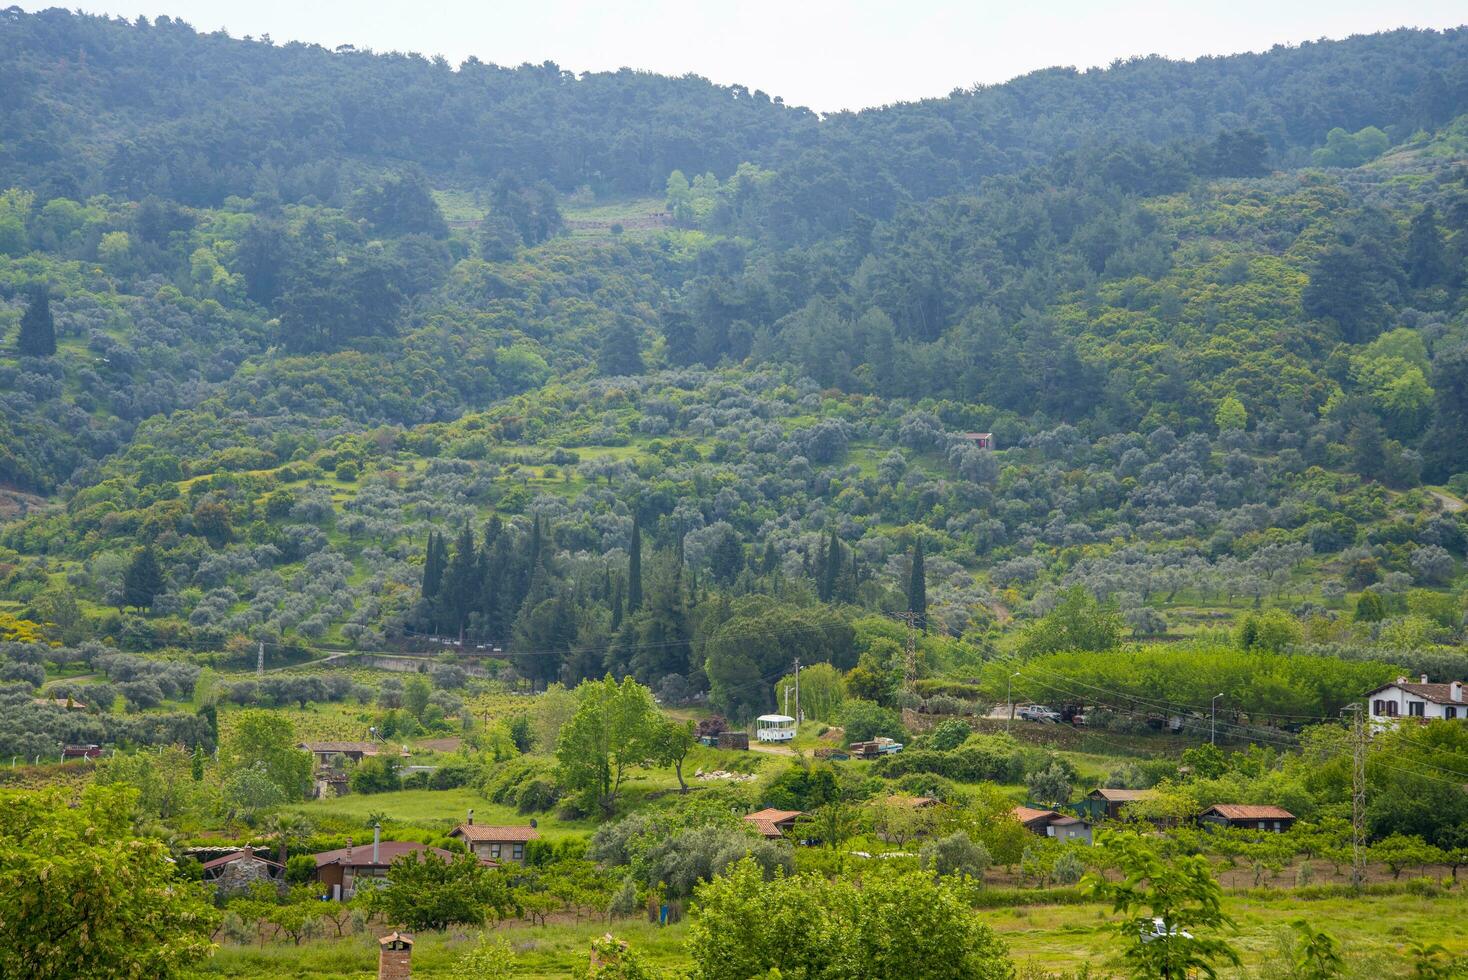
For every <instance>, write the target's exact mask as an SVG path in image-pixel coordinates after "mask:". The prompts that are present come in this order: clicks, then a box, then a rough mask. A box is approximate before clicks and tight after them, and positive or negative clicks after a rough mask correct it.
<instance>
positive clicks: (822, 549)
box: [811, 538, 831, 602]
mask: <svg viewBox="0 0 1468 980" xmlns="http://www.w3.org/2000/svg"><path fill="white" fill-rule="evenodd" d="M830 563H831V560H830V554H829V552H828V551H827V549H826V539H825V538H822V539H821V540H820V543H819V544H817V545H816V567H815V570H814V574H813V575H812V576H811V577H812V578H814V579H815V580H816V598H817V599H819V600H821V601H822V602H825V601H827V600H828V599H830V598H831V593H829V592H827V591H826V567H827V566H828V565H830Z"/></svg>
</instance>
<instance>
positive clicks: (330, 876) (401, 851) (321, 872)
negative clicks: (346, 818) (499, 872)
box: [312, 831, 454, 902]
mask: <svg viewBox="0 0 1468 980" xmlns="http://www.w3.org/2000/svg"><path fill="white" fill-rule="evenodd" d="M405 854H419V855H422V856H425V857H426V856H427V855H429V854H432V855H434V856H435V857H439V858H442V859H443V860H445V861H452V860H453V859H454V855H453V854H452V853H451V852H449V851H445V850H443V849H442V848H439V847H429V846H428V845H427V844H420V843H418V842H417V841H411V840H381V839H380V837H379V835H378V834H377V833H376V832H375V831H374V833H373V836H372V843H371V844H365V845H360V846H354V845H352V844H351V843H348V844H347V846H346V847H339V848H337V849H336V850H334V851H322V852H321V853H320V854H314V855H312V857H314V858H315V859H316V881H317V882H319V883H320V884H321V885H322V886H323V887H324V888H325V889H326V893H327V895H329V896H331V897H332V898H333V899H337V900H340V901H343V902H344V901H347V900H348V899H350V898H351V897H352V896H353V895H355V894H356V892H357V889H358V888H361V887H363V884H364V882H365V883H368V885H369V887H370V886H371V885H376V884H378V883H379V882H380V879H383V878H386V877H387V872H388V869H389V868H391V867H392V863H393V862H394V861H396V860H397V859H398V858H400V857H402V856H403V855H405Z"/></svg>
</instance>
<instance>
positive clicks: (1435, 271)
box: [1403, 204, 1448, 289]
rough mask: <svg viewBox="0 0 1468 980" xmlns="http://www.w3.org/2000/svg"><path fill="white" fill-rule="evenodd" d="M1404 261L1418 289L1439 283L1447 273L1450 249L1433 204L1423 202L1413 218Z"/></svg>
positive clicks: (1409, 277) (1408, 233) (1411, 281)
mask: <svg viewBox="0 0 1468 980" xmlns="http://www.w3.org/2000/svg"><path fill="white" fill-rule="evenodd" d="M1403 264H1404V265H1405V266H1406V268H1407V281H1408V282H1410V283H1411V284H1412V285H1413V287H1415V288H1417V289H1422V288H1424V287H1427V286H1435V285H1437V284H1438V283H1440V282H1442V280H1443V279H1444V278H1445V277H1446V274H1447V271H1448V261H1447V252H1446V250H1445V249H1444V247H1443V236H1442V232H1441V231H1439V230H1438V227H1437V209H1436V208H1434V207H1433V206H1432V205H1431V204H1425V205H1423V207H1422V210H1421V211H1418V212H1417V214H1416V216H1415V217H1413V218H1412V225H1411V228H1410V229H1409V230H1408V232H1407V254H1406V260H1405V262H1404V263H1403Z"/></svg>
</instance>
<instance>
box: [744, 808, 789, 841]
mask: <svg viewBox="0 0 1468 980" xmlns="http://www.w3.org/2000/svg"><path fill="white" fill-rule="evenodd" d="M800 815H801V811H799V810H776V809H774V808H772V807H765V809H763V810H756V811H755V812H754V813H748V814H745V816H744V819H745V820H748V821H749V822H750V823H752V824H754V826H755V828H756V829H757V830H758V831H759V832H760V833H761V834H764V835H765V836H766V837H770V838H775V837H783V836H784V834H783V833H782V832H781V830H780V826H779V825H780V824H782V823H787V822H789V821H792V820H794V819H795V818H796V817H798V816H800Z"/></svg>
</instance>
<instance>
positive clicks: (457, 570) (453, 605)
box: [442, 524, 480, 640]
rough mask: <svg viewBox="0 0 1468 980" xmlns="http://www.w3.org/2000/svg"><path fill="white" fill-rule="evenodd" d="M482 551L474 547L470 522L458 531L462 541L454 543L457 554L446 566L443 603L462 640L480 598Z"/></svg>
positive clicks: (455, 630) (451, 623) (455, 553)
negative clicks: (480, 554)
mask: <svg viewBox="0 0 1468 980" xmlns="http://www.w3.org/2000/svg"><path fill="white" fill-rule="evenodd" d="M478 571H479V551H478V549H477V548H475V547H474V532H473V531H472V530H471V529H470V528H469V525H468V524H465V525H464V529H463V530H462V531H460V532H459V540H458V542H457V543H456V544H455V545H454V556H453V557H452V558H450V559H449V562H448V566H447V568H445V569H444V582H443V589H442V591H443V593H444V600H445V602H444V604H445V606H446V607H447V608H446V610H445V611H446V612H447V613H448V616H449V623H450V625H451V626H452V627H453V629H454V632H456V633H457V634H458V635H459V639H460V640H462V639H463V638H464V627H465V625H467V623H468V621H469V613H470V611H471V610H472V609H473V608H474V604H475V600H476V599H478V598H479V585H480V583H479V576H478V574H477V573H478Z"/></svg>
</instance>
